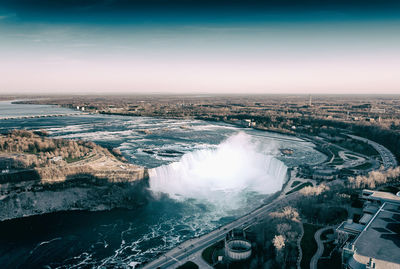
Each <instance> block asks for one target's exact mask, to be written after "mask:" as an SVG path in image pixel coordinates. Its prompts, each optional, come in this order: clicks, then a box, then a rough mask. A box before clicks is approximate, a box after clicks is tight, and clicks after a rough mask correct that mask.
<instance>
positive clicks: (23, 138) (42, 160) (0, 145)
mask: <svg viewBox="0 0 400 269" xmlns="http://www.w3.org/2000/svg"><path fill="white" fill-rule="evenodd" d="M45 135H46V133H44V132H33V131H26V130H13V131H11V132H9V133H6V134H3V135H0V153H8V154H7V156H8V159H9V161H10V165H11V166H12V167H14V168H35V167H44V166H48V165H51V164H52V163H58V164H65V163H67V162H72V161H76V160H79V159H82V158H84V157H85V156H88V155H90V154H95V153H100V152H102V153H104V154H109V152H108V150H107V149H104V148H102V147H100V146H98V145H96V144H95V143H93V142H87V141H82V140H78V141H75V140H67V139H60V138H55V139H51V138H48V137H46V136H45Z"/></svg>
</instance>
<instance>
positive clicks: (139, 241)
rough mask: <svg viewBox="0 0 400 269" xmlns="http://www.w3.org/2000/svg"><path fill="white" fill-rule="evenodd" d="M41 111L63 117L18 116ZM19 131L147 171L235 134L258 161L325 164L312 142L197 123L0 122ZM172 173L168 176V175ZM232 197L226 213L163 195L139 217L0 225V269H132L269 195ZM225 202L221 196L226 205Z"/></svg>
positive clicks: (80, 118) (62, 216) (74, 216)
mask: <svg viewBox="0 0 400 269" xmlns="http://www.w3.org/2000/svg"><path fill="white" fill-rule="evenodd" d="M13 106H14V105H12V104H11V103H10V102H0V113H4V111H12V110H13V109H15V108H14V107H13ZM18 106H23V105H18ZM43 109H45V110H46V109H51V110H52V111H54V113H58V112H57V111H58V109H60V111H66V110H65V109H64V108H58V107H53V106H51V107H46V106H45V107H43V106H38V107H36V106H34V105H27V106H26V107H23V109H21V108H18V110H19V111H20V112H19V113H20V114H19V115H23V114H24V113H22V112H23V111H26V112H25V113H26V114H27V115H35V113H42V112H40V111H43ZM39 110H40V111H39ZM21 111H22V112H21ZM67 111H68V110H67ZM66 114H68V113H66ZM0 117H2V114H0ZM16 128H17V129H20V128H24V129H47V130H48V131H49V132H50V135H51V136H53V137H63V138H67V139H85V140H91V141H95V142H97V143H98V144H100V145H103V146H111V147H117V148H119V149H120V150H121V152H122V153H123V155H124V156H125V157H126V158H127V159H128V160H129V161H130V162H132V163H135V164H138V165H142V166H146V167H148V168H158V167H160V166H163V165H164V166H166V165H167V166H168V165H170V164H171V163H179V162H180V161H181V159H182V156H189V155H187V154H191V155H190V156H198V155H199V154H196V152H198V153H203V152H206V153H207V154H212V153H213V152H214V151H213V150H215V149H217V148H218V147H220V146H218V145H220V144H221V143H223V141H225V140H226V139H227V138H229V137H232V136H235V135H237V134H238V133H239V132H240V133H244V134H245V135H246V137H250V138H251V141H252V142H251V143H253V144H254V145H257V154H265V155H268V156H273V157H274V158H277V159H279V160H281V161H282V162H283V163H284V164H285V165H286V166H288V167H292V166H296V165H298V164H303V163H318V162H321V161H323V160H324V159H325V156H324V155H322V154H321V153H319V152H318V151H316V150H315V149H314V147H313V145H312V144H311V143H309V142H305V141H302V140H300V139H297V138H293V137H290V136H285V135H280V134H275V133H268V132H262V131H257V130H253V129H243V128H238V127H235V126H232V125H228V124H224V123H212V122H204V121H198V120H174V119H159V118H146V117H124V116H113V115H83V114H82V115H77V116H64V117H49V118H31V119H10V120H0V132H4V131H7V130H9V129H16ZM245 146H246V145H245ZM280 148H290V149H293V151H294V152H293V154H292V155H290V156H283V155H282V154H281V152H280V151H279V149H280ZM185 154H186V155H185ZM200 155H201V154H200ZM203 155H204V154H203ZM191 158H193V157H191ZM191 158H187V157H185V158H184V159H185V160H188V159H189V160H192V159H191ZM194 161H196V160H194ZM188 167H189V168H190V167H191V165H190V164H189V165H188ZM244 169H252V167H244ZM268 169H270V168H268ZM170 170H171V169H166V171H167V172H166V173H169V172H168V171H170ZM185 171H186V170H185ZM267 172H268V171H266V173H267ZM179 176H180V177H182V175H179ZM168 178H170V180H173V179H174V175H171V174H169V176H168ZM171 178H172V179H171ZM200 178H201V177H200ZM190 180H191V178H185V180H184V181H185V184H190V182H191V181H190ZM224 180H229V177H228V178H224ZM235 180H237V179H235ZM271 180H273V179H271ZM233 186H237V184H234V185H233ZM240 186H241V185H240ZM161 189H162V188H161ZM235 195H236V196H235V197H236V198H237V197H238V196H240V199H241V200H240V201H241V202H240V203H239V205H238V206H236V207H233V208H229V209H228V208H225V207H224V206H223V205H222V206H221V205H219V206H218V205H215V203H213V202H211V201H209V200H207V198H205V197H198V198H197V197H179V199H175V198H171V197H168V196H167V195H162V196H159V198H158V199H155V200H154V201H151V202H149V203H148V204H147V205H145V206H143V207H141V208H138V209H136V210H112V211H110V212H58V213H52V214H47V215H43V216H35V217H28V218H24V219H18V220H12V221H7V222H2V223H0V265H1V268H15V267H20V268H28V267H34V268H37V267H39V268H40V267H42V266H48V267H49V268H109V267H113V268H132V267H133V266H134V264H136V263H142V262H146V261H148V260H150V259H152V258H154V257H156V256H157V255H159V254H160V253H162V252H164V251H166V250H168V249H170V248H172V247H174V246H176V245H177V244H179V243H180V242H182V241H184V240H187V239H189V238H193V237H194V236H199V235H201V234H203V233H205V232H207V231H210V230H212V229H214V228H216V227H218V226H220V225H223V224H225V223H227V222H229V221H232V220H233V219H235V218H237V217H239V216H240V215H243V214H245V213H246V212H248V211H249V210H251V209H252V208H255V207H257V206H259V205H261V204H262V202H263V200H264V199H265V198H266V197H267V196H268V193H266V192H265V190H264V191H263V192H262V193H261V192H257V189H256V188H254V186H253V189H252V190H248V189H247V188H246V186H244V187H243V188H241V187H240V188H239V189H238V190H236V191H235ZM229 197H230V196H229V195H227V196H226V199H227V201H228V202H229V199H230V198H229ZM226 199H225V200H226Z"/></svg>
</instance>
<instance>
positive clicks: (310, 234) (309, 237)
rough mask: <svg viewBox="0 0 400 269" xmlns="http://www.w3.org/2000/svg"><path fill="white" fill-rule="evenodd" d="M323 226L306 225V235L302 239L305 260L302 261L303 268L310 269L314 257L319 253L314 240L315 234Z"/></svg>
mask: <svg viewBox="0 0 400 269" xmlns="http://www.w3.org/2000/svg"><path fill="white" fill-rule="evenodd" d="M320 228H321V226H318V225H313V224H304V235H303V238H302V239H301V250H302V251H303V258H302V259H301V268H309V267H310V261H311V258H312V256H314V254H315V252H316V251H317V248H318V246H317V242H315V240H314V234H315V232H316V231H317V230H318V229H320Z"/></svg>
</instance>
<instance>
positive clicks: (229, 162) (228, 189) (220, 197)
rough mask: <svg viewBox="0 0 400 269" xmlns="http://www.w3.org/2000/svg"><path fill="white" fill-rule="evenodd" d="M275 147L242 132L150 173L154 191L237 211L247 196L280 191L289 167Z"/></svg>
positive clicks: (151, 187) (175, 197)
mask: <svg viewBox="0 0 400 269" xmlns="http://www.w3.org/2000/svg"><path fill="white" fill-rule="evenodd" d="M271 148H273V145H268V147H265V145H261V144H260V143H257V142H255V141H253V140H252V137H251V136H250V135H247V134H245V133H238V134H235V135H233V136H231V137H229V138H228V139H227V140H225V141H223V142H222V143H221V144H219V145H218V146H217V147H216V148H212V149H203V150H197V151H194V152H190V153H187V154H185V155H183V156H182V158H181V159H180V161H179V162H174V163H171V164H168V165H163V166H160V167H157V168H154V169H152V170H151V171H150V189H151V190H152V191H153V193H155V195H157V194H159V193H165V194H168V195H169V196H170V197H171V198H174V199H188V198H193V199H198V200H207V201H209V202H211V203H213V204H217V205H221V206H223V207H225V208H226V209H236V208H238V207H240V203H241V202H243V194H244V193H249V192H256V193H259V194H270V193H274V192H276V191H279V190H280V189H281V187H282V185H283V183H284V181H285V178H286V172H287V167H286V166H285V164H284V163H283V162H281V161H280V160H278V159H276V158H274V157H273V156H272V155H271V153H270V149H271Z"/></svg>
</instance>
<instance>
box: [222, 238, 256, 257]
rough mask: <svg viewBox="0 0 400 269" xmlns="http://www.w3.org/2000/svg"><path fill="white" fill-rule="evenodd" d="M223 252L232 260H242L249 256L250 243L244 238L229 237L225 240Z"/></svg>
mask: <svg viewBox="0 0 400 269" xmlns="http://www.w3.org/2000/svg"><path fill="white" fill-rule="evenodd" d="M225 254H226V256H227V257H228V258H229V259H230V260H232V261H242V260H246V259H248V258H250V256H251V243H250V242H249V241H248V240H245V239H231V240H228V241H226V242H225Z"/></svg>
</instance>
